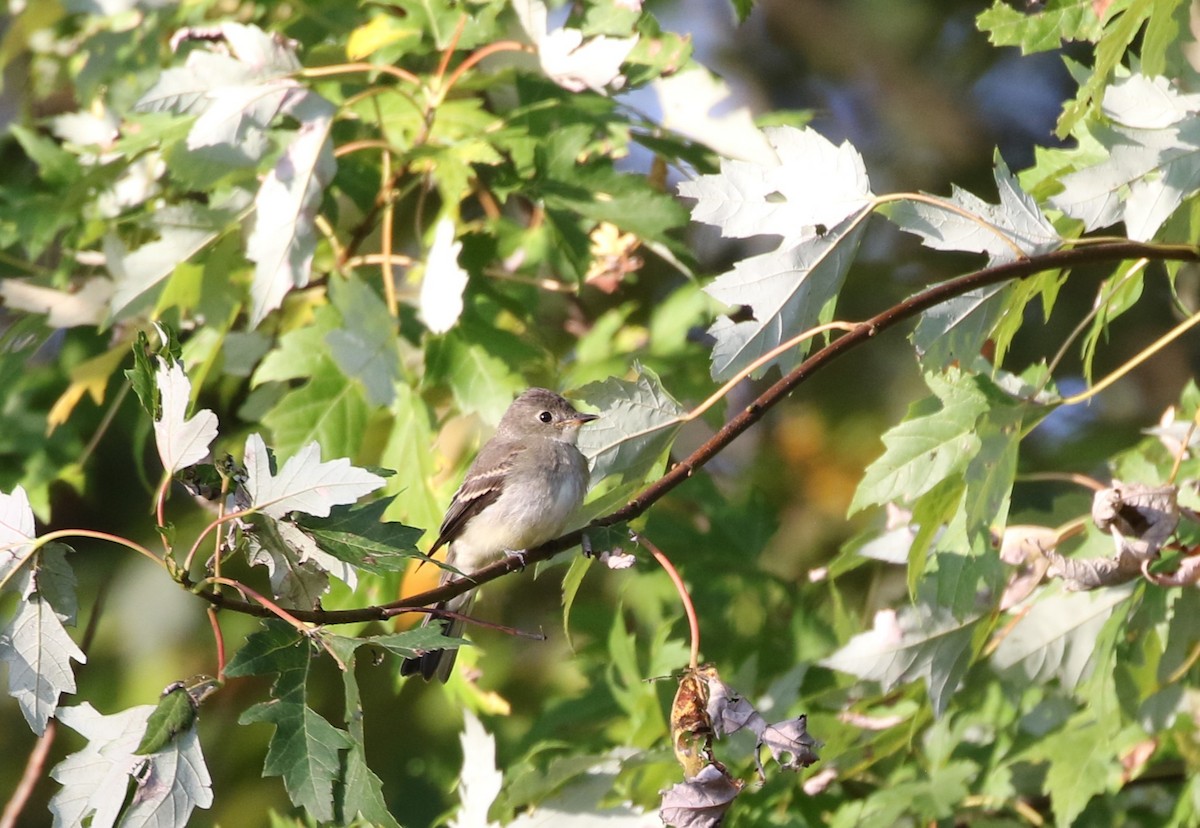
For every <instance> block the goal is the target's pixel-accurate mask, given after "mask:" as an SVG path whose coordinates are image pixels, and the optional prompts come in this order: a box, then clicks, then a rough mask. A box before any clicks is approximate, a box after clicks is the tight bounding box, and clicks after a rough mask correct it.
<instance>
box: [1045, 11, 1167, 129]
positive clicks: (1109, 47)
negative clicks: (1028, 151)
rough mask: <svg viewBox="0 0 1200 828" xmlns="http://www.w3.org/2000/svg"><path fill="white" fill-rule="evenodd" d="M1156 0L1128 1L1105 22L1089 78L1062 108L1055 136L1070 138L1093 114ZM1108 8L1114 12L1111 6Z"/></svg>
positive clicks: (1087, 76) (1087, 77)
mask: <svg viewBox="0 0 1200 828" xmlns="http://www.w3.org/2000/svg"><path fill="white" fill-rule="evenodd" d="M1157 3H1158V0H1129V2H1128V3H1126V4H1124V8H1123V9H1121V7H1120V6H1116V7H1115V8H1116V9H1121V13H1120V14H1113V15H1111V16H1110V17H1109V18H1108V19H1107V20H1106V21H1105V27H1104V31H1103V33H1102V34H1101V36H1100V42H1099V43H1098V44H1097V45H1096V50H1095V61H1094V65H1093V66H1092V69H1091V70H1090V72H1091V73H1090V75H1084V77H1085V78H1086V80H1084V81H1083V82H1082V83H1081V84H1080V87H1079V93H1078V94H1077V95H1076V96H1075V100H1074V101H1070V102H1068V103H1066V104H1065V105H1064V106H1063V111H1062V115H1061V116H1059V119H1058V127H1057V128H1056V130H1055V132H1056V134H1057V135H1058V137H1060V138H1066V137H1067V136H1068V135H1070V134H1071V132H1072V130H1073V129H1074V128H1075V127H1076V125H1077V124H1078V123H1079V122H1080V121H1081V120H1082V119H1083V118H1084V116H1086V115H1087V114H1088V113H1089V112H1090V111H1092V109H1093V106H1094V103H1095V100H1096V98H1097V96H1099V95H1100V93H1101V91H1102V90H1103V89H1104V88H1105V86H1106V85H1107V84H1108V82H1109V80H1110V79H1111V78H1112V75H1113V72H1114V71H1115V70H1116V69H1117V67H1118V66H1120V65H1121V61H1122V59H1123V58H1124V57H1125V53H1126V51H1127V50H1128V49H1129V45H1130V44H1131V43H1133V41H1134V38H1136V37H1137V36H1138V33H1139V32H1141V30H1142V24H1143V23H1145V22H1146V19H1147V18H1149V17H1151V15H1152V13H1153V12H1154V8H1155V5H1156V4H1157ZM1109 8H1114V7H1113V6H1110V7H1109Z"/></svg>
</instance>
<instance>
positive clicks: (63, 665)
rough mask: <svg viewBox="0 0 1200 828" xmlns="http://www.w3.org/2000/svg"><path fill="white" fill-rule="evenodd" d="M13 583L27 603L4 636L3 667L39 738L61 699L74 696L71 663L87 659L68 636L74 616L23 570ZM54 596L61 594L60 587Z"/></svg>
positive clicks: (1, 637) (0, 637)
mask: <svg viewBox="0 0 1200 828" xmlns="http://www.w3.org/2000/svg"><path fill="white" fill-rule="evenodd" d="M14 583H15V584H16V585H17V586H18V588H19V589H20V591H21V593H22V600H21V601H19V602H18V604H17V612H16V614H15V615H14V616H13V618H12V620H11V621H10V622H9V623H8V624H7V625H5V627H4V628H3V629H2V630H0V661H4V662H7V664H8V693H9V695H10V696H12V697H13V698H14V699H16V700H17V703H18V704H19V705H20V708H21V713H22V715H24V716H25V721H26V722H27V723H28V724H29V727H30V728H31V729H32V730H33V732H34V733H36V734H38V735H39V736H40V735H41V734H42V733H43V732H45V730H46V722H47V721H49V719H50V717H51V716H53V715H54V713H55V709H56V708H57V707H58V697H59V696H60V695H62V694H63V693H74V692H75V689H76V686H75V675H74V673H73V672H72V671H71V661H72V660H74V661H77V662H79V663H80V664H83V663H86V662H87V657H86V656H85V655H84V654H83V651H82V650H81V649H79V646H78V645H77V644H76V643H75V642H74V641H73V640H71V636H69V635H68V634H67V630H66V627H65V626H64V624H63V622H64V620H71V619H70V618H69V616H68V615H67V614H65V613H62V612H59V611H56V609H55V607H54V606H52V605H51V603H50V600H49V598H48V596H47V595H43V594H42V593H41V592H39V591H37V590H38V585H37V576H36V575H35V574H34V573H33V572H31V571H29V570H28V569H26V570H22V571H21V573H20V574H19V575H18V576H17V578H16V580H15V582H14ZM54 590H57V591H60V592H61V591H62V590H61V588H60V587H54V588H53V589H52V590H51V591H52V592H53V591H54ZM71 603H72V604H73V603H74V596H73V594H72V596H71ZM72 608H73V607H72Z"/></svg>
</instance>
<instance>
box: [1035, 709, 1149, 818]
mask: <svg viewBox="0 0 1200 828" xmlns="http://www.w3.org/2000/svg"><path fill="white" fill-rule="evenodd" d="M1115 731H1116V727H1115V723H1112V722H1103V721H1097V720H1096V718H1095V714H1094V713H1092V712H1091V711H1085V712H1083V713H1080V714H1078V715H1076V716H1074V717H1073V718H1072V719H1071V720H1069V721H1068V722H1067V724H1066V726H1065V727H1063V728H1062V730H1060V731H1058V732H1056V733H1054V734H1052V735H1049V736H1048V737H1047V738H1045V739H1042V740H1041V741H1040V742H1039V743H1038V744H1037V745H1036V746H1035V747H1034V748H1033V750H1031V751H1029V752H1028V753H1027V754H1026V755H1027V756H1028V757H1029V758H1031V759H1034V760H1039V759H1040V760H1043V761H1045V762H1047V764H1048V767H1047V768H1046V777H1045V782H1044V783H1043V784H1044V790H1045V792H1046V793H1047V794H1048V795H1049V797H1050V806H1051V809H1052V810H1053V812H1054V821H1055V824H1056V825H1058V826H1060V827H1061V828H1067V826H1070V825H1074V824H1076V818H1077V817H1078V816H1079V815H1080V814H1081V813H1082V812H1083V809H1084V808H1085V807H1087V804H1088V802H1090V801H1091V800H1092V798H1093V797H1095V796H1097V795H1098V794H1101V793H1104V792H1105V791H1116V790H1118V789H1119V788H1120V787H1121V786H1122V785H1123V784H1124V782H1125V781H1126V780H1124V779H1123V778H1122V767H1121V763H1119V762H1116V761H1113V759H1114V757H1115V756H1123V755H1125V751H1126V750H1127V749H1128V747H1129V746H1130V745H1132V744H1133V743H1134V742H1136V741H1137V740H1139V739H1142V738H1145V736H1144V734H1143V732H1142V731H1141V729H1140V728H1138V727H1136V726H1133V727H1129V728H1126V729H1125V730H1124V731H1122V732H1120V733H1116V732H1115Z"/></svg>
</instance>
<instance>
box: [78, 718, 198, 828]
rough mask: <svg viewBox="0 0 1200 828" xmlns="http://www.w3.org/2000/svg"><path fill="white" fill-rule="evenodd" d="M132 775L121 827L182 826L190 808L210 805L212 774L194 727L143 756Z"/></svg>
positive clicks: (190, 811)
mask: <svg viewBox="0 0 1200 828" xmlns="http://www.w3.org/2000/svg"><path fill="white" fill-rule="evenodd" d="M134 779H135V780H136V782H137V787H136V788H135V789H134V792H133V800H132V801H131V802H130V804H129V808H128V809H127V810H126V811H125V815H124V816H123V817H122V819H121V828H184V826H185V825H187V824H188V822H189V821H190V818H191V814H192V811H193V810H195V809H196V808H210V807H212V803H213V793H212V778H211V777H210V776H209V773H208V766H207V765H206V764H205V762H204V755H203V754H202V753H201V752H200V737H199V736H197V735H196V730H195V728H191V727H189V728H188V729H187V730H185V731H183V732H182V733H180V734H179V735H178V736H177V737H176V738H175V739H173V740H172V741H171V742H170V743H169V744H167V745H166V746H165V747H163V748H162V749H160V750H157V751H155V752H154V753H153V754H151V755H150V756H149V757H147V760H146V764H145V765H144V766H142V767H141V768H139V769H138V770H137V771H136V772H135V776H134ZM92 828H95V823H93V827H92Z"/></svg>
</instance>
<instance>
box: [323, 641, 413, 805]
mask: <svg viewBox="0 0 1200 828" xmlns="http://www.w3.org/2000/svg"><path fill="white" fill-rule="evenodd" d="M332 641H333V643H334V646H335V651H336V652H338V656H339V658H340V659H341V661H342V686H343V688H344V695H345V714H344V718H345V720H346V730H347V732H348V734H349V736H350V741H351V745H350V750H349V752H348V753H347V754H346V767H345V771H344V773H343V777H342V785H341V788H340V790H339V792H338V794H339V795H338V797H337V803H336V804H337V812H338V817H339V819H340V821H341V822H342V823H347V822H349V821H350V820H352V819H365V820H368V821H369V822H370V824H371V825H373V826H384V828H400V825H399V823H398V822H396V819H395V817H393V816H392V815H391V812H389V811H388V808H387V802H386V801H385V800H384V797H383V782H382V781H381V780H380V778H379V777H378V776H376V775H375V772H374V771H372V770H371V769H370V768H369V767H367V756H366V752H367V743H366V728H365V727H364V726H363V721H364V720H363V706H362V700H361V698H360V696H359V691H358V679H357V677H356V676H355V673H354V671H355V666H356V659H355V651H356V650H357V649H358V647H359V646H361V645H362V644H363V643H364V642H363V640H362V639H352V638H345V637H342V636H337V637H335V638H334V639H332Z"/></svg>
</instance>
